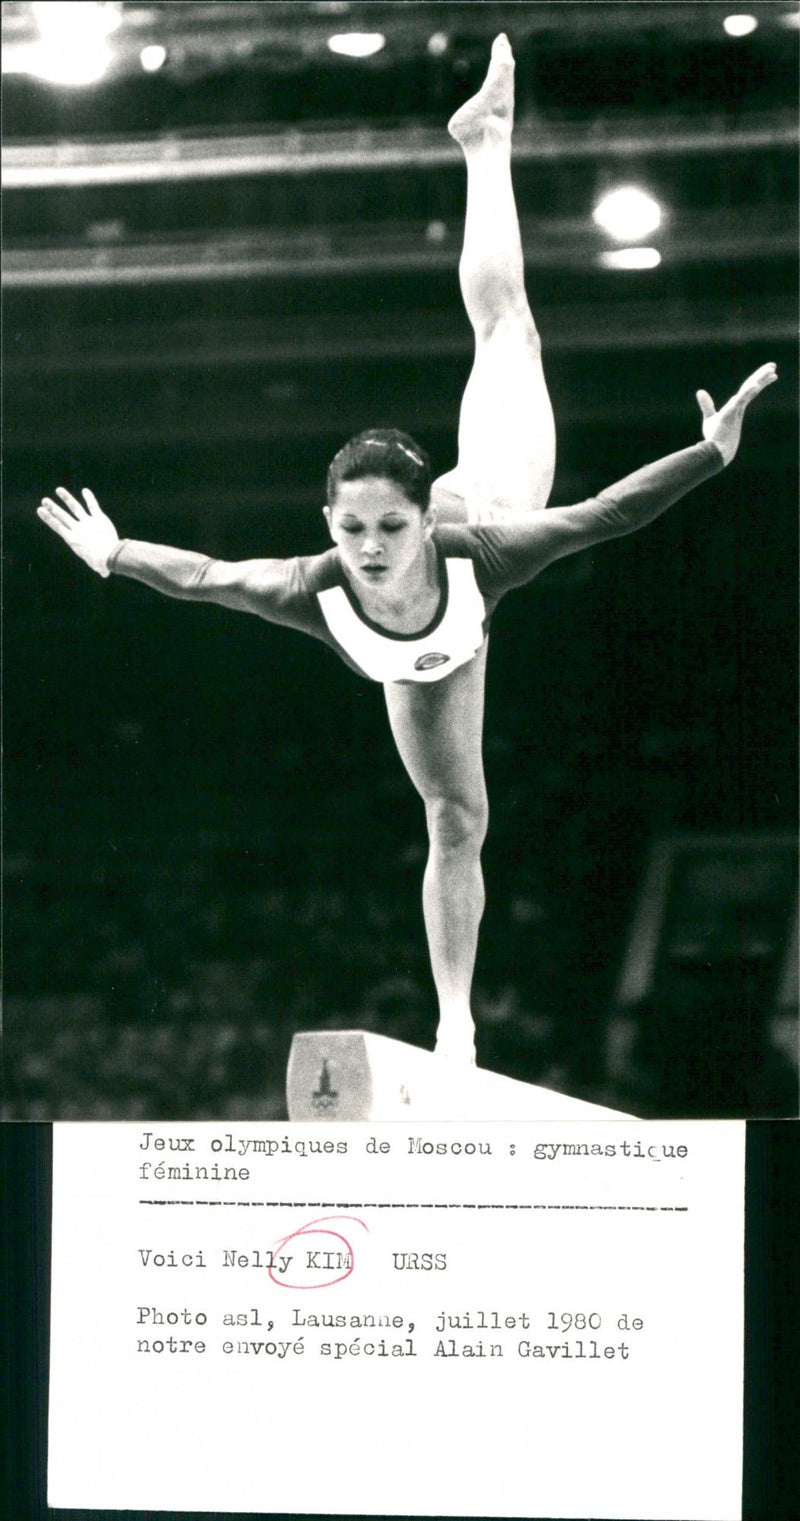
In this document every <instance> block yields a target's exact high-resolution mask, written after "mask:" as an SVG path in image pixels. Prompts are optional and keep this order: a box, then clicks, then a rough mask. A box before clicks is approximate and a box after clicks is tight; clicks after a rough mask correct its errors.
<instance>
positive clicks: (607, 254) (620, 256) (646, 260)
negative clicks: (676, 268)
mask: <svg viewBox="0 0 800 1521" xmlns="http://www.w3.org/2000/svg"><path fill="white" fill-rule="evenodd" d="M599 263H600V265H601V267H602V268H603V269H657V268H658V266H659V264H660V263H661V255H660V253H659V251H658V249H657V248H606V249H604V250H603V252H602V253H601V254H600V257H599Z"/></svg>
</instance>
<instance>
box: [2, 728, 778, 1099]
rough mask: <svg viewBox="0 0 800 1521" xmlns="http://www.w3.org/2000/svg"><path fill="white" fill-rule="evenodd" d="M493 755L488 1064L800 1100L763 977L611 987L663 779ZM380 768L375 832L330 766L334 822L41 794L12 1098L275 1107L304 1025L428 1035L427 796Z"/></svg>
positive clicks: (485, 972)
mask: <svg viewBox="0 0 800 1521" xmlns="http://www.w3.org/2000/svg"><path fill="white" fill-rule="evenodd" d="M490 748H491V747H490ZM495 748H496V749H497V748H498V747H495ZM488 759H489V766H490V771H491V773H492V791H493V803H494V807H493V825H492V831H491V835H490V841H489V844H488V845H487V850H486V857H485V867H486V875H487V881H488V888H489V890H488V908H487V914H486V920H485V924H484V929H483V933H482V939H481V949H480V953H479V962H478V967H477V970H476V978H475V989H474V1011H475V1015H476V1019H477V1024H478V1054H479V1062H480V1064H481V1065H483V1066H486V1067H489V1068H492V1069H493V1070H496V1071H499V1072H504V1073H506V1074H507V1075H509V1076H512V1077H515V1078H518V1079H521V1080H523V1081H526V1082H531V1083H540V1084H543V1085H546V1086H547V1085H549V1086H553V1087H555V1088H558V1089H560V1090H562V1091H564V1092H569V1093H571V1094H573V1095H574V1096H575V1097H579V1098H585V1099H588V1100H589V1101H596V1102H601V1103H607V1104H611V1105H612V1106H614V1107H618V1108H620V1109H623V1110H625V1111H626V1112H632V1113H638V1114H641V1115H643V1116H647V1115H650V1114H653V1115H658V1114H665V1115H682V1114H684V1115H685V1114H699V1115H703V1114H709V1113H710V1114H723V1115H724V1114H726V1113H730V1114H736V1113H739V1114H741V1113H750V1114H754V1113H761V1114H768V1113H779V1114H780V1113H794V1112H795V1110H796V1074H795V1073H794V1071H793V1069H792V1062H791V1059H790V1053H789V1052H788V1051H784V1052H781V1051H780V1050H779V1049H778V1045H777V1043H776V1040H775V1038H774V1030H775V1028H776V1027H775V1025H774V1022H772V1023H771V1011H770V1009H769V1008H768V1007H766V1006H765V1004H764V1000H763V988H764V985H765V984H764V979H763V977H758V976H755V974H753V975H752V976H751V977H750V979H749V981H748V977H747V975H745V973H743V972H742V969H741V968H734V969H728V971H727V972H725V971H724V969H722V972H721V973H720V969H719V968H717V969H715V973H714V977H713V978H711V977H710V976H709V975H706V977H705V978H704V976H703V973H702V969H700V971H699V972H698V969H697V968H696V967H695V968H691V967H690V968H689V969H688V970H687V968H683V969H680V968H678V969H677V970H676V972H675V976H674V979H673V983H674V986H673V990H672V993H670V991H669V989H667V992H666V993H665V994H664V993H662V996H661V999H660V1001H659V1000H658V999H656V1000H655V1001H653V1000H652V999H651V1000H650V1001H649V1002H648V1004H647V1006H645V1005H642V1006H641V1007H640V1008H638V1009H634V1010H631V1009H625V1010H621V1009H619V1008H616V1007H615V1002H614V993H615V986H616V984H617V980H618V976H619V969H620V964H621V961H622V958H623V955H624V949H625V943H626V937H627V934H628V931H629V928H630V919H631V912H632V906H633V904H634V902H635V898H636V894H637V891H638V889H639V887H640V885H641V875H642V871H643V866H644V861H645V859H646V855H647V845H648V841H649V838H650V837H651V835H652V830H653V820H654V815H656V814H657V813H658V805H659V799H658V795H657V794H658V789H657V788H656V790H655V792H654V790H653V787H652V786H651V787H650V788H649V789H647V788H644V789H643V788H642V785H641V781H640V784H639V785H638V787H634V786H633V785H632V784H631V778H630V777H626V776H625V775H624V774H623V770H624V768H622V769H621V764H622V763H621V762H619V761H618V762H617V763H616V765H615V768H614V769H610V768H609V766H606V767H605V768H602V767H599V766H595V767H593V768H588V769H587V770H586V771H584V772H582V773H581V777H580V778H579V777H578V775H577V773H576V772H575V771H574V769H571V765H572V766H573V768H574V764H575V763H571V765H570V764H567V763H566V762H565V763H563V764H560V765H553V766H552V767H551V769H550V770H549V771H548V772H543V773H542V775H541V776H540V778H539V786H538V788H537V789H536V791H535V792H531V790H530V789H527V790H525V791H523V790H522V789H520V788H518V787H517V786H516V784H515V779H514V775H515V765H514V764H513V763H512V761H511V758H510V757H506V756H504V755H503V753H502V746H500V747H499V749H498V753H495V754H493V755H492V754H490V755H489V757H488ZM271 764H272V772H273V781H274V782H275V786H276V791H277V793H278V795H280V785H279V783H280V775H279V773H280V769H281V756H280V754H279V753H276V754H275V755H274V756H273V757H272V760H271ZM283 764H284V769H286V770H287V771H288V770H290V769H291V766H292V764H293V756H292V755H291V754H289V753H288V752H287V754H286V755H285V756H284V757H283ZM276 774H277V779H276ZM382 785H383V787H384V790H385V796H384V797H383V799H382V803H381V808H380V813H381V819H382V823H381V836H380V841H379V848H377V849H376V850H374V851H373V852H371V853H369V854H368V855H364V853H363V851H360V850H357V849H356V848H355V847H356V844H357V840H356V838H355V837H354V830H355V829H356V825H355V821H354V800H353V793H352V791H351V790H350V789H348V788H346V787H340V786H337V787H331V789H330V790H329V792H328V793H327V794H326V796H325V798H324V802H323V805H322V806H323V809H324V818H325V828H324V830H321V829H320V828H319V827H318V822H317V823H316V824H315V822H314V817H313V810H310V811H308V812H306V814H304V815H303V816H300V815H298V813H297V812H296V811H294V810H292V809H287V811H286V814H285V815H283V816H281V815H278V816H277V817H276V818H273V819H272V820H271V823H270V827H269V829H265V828H264V816H263V808H262V806H261V804H260V802H259V800H255V801H253V800H252V799H251V800H250V801H249V802H248V803H246V804H245V803H244V802H243V801H242V799H241V798H239V799H237V800H236V805H235V806H233V805H232V803H231V799H230V798H228V799H226V800H221V801H220V804H219V807H218V808H216V809H215V808H214V807H207V808H206V809H205V810H204V819H203V823H202V826H200V827H198V828H196V829H195V830H192V831H188V830H187V829H186V828H185V827H184V822H185V821H182V818H181V813H180V808H179V806H178V804H177V802H176V803H175V810H174V819H173V825H174V827H173V828H172V829H170V828H166V827H161V824H160V821H159V820H157V819H155V817H151V819H150V820H149V823H150V826H151V827H149V828H148V817H147V812H148V811H147V809H146V808H145V807H144V806H143V807H142V808H141V809H140V810H137V808H136V807H135V805H134V806H133V808H132V812H131V814H130V815H129V818H130V822H129V825H128V827H127V832H120V830H119V829H117V830H115V831H114V834H113V837H112V838H106V837H104V836H103V835H102V833H101V831H100V830H99V829H98V823H97V818H96V817H93V816H92V815H91V813H90V811H87V809H86V808H85V807H83V808H82V806H81V803H80V801H79V800H78V798H77V796H73V797H72V799H71V802H70V806H69V808H67V809H66V810H64V811H63V812H62V813H61V814H60V815H59V816H58V817H57V818H56V817H54V816H52V815H51V817H50V821H49V823H48V822H47V817H46V810H44V809H43V810H42V813H41V815H40V819H39V825H40V827H39V829H38V832H37V831H36V830H35V829H34V828H32V827H31V822H30V821H31V819H32V813H31V812H29V813H28V821H29V825H28V831H27V834H28V838H27V840H25V839H23V838H22V837H21V836H20V838H18V839H17V838H15V839H13V840H9V841H8V844H7V851H6V857H5V879H6V901H7V919H8V929H7V937H6V938H7V969H8V970H7V979H6V982H7V993H6V1013H5V1032H6V1033H5V1095H6V1097H5V1113H6V1116H7V1117H8V1118H17V1119H31V1120H37V1119H40V1120H46V1119H53V1118H61V1119H84V1118H85V1119H88V1118H99V1119H114V1118H116V1119H138V1118H148V1119H157V1118H169V1117H176V1116H186V1117H188V1116H194V1117H196V1118H212V1117H213V1118H221V1117H228V1118H231V1119H235V1118H237V1117H239V1118H254V1119H281V1118H284V1117H285V1113H286V1111H285V1090H284V1083H285V1072H286V1062H287V1058H288V1053H289V1046H290V1043H291V1038H292V1035H293V1033H294V1032H295V1031H297V1030H307V1029H321V1028H359V1029H367V1030H373V1031H376V1032H379V1033H381V1034H383V1035H388V1036H392V1037H394V1038H397V1039H403V1040H408V1041H411V1042H413V1043H416V1044H420V1045H422V1046H427V1047H429V1048H430V1047H432V1045H433V1038H434V1031H435V1019H436V1010H435V1004H434V997H433V988H432V983H431V978H430V972H429V968H428V963H427V952H426V946H425V938H424V931H423V924H422V914H421V905H420V884H421V877H422V870H423V866H424V859H425V839H424V832H423V828H422V818H421V814H420V812H419V809H418V807H417V805H416V800H415V799H414V798H413V796H412V795H411V794H410V791H409V789H408V788H407V785H406V784H405V780H404V779H403V778H401V777H399V773H392V772H389V773H388V774H387V775H386V776H384V781H383V783H382ZM661 801H662V805H663V802H664V800H663V799H662V800H661ZM63 802H64V799H63V797H62V805H63ZM136 818H139V819H141V821H142V822H141V825H140V826H139V827H136V828H135V829H134V828H133V820H134V819H136ZM214 820H216V822H214ZM209 821H211V822H209ZM156 824H158V825H159V827H153V826H154V825H156ZM16 833H17V834H19V833H20V832H19V831H16ZM623 835H624V838H625V839H626V842H627V846H626V851H625V852H624V857H625V859H624V860H621V859H620V855H621V854H622V853H621V852H620V851H619V849H618V848H617V843H616V842H618V841H619V839H620V838H621V837H622V836H623ZM542 841H546V842H547V845H546V849H545V848H543V846H542V844H541V842H542ZM612 860H613V861H614V863H615V868H614V870H615V875H614V879H613V890H612V881H611V876H610V867H609V862H610V861H612ZM745 970H746V969H745Z"/></svg>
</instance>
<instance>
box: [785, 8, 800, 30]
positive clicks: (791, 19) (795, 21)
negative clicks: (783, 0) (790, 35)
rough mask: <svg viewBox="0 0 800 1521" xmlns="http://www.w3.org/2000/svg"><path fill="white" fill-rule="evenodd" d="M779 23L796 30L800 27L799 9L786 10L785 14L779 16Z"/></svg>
mask: <svg viewBox="0 0 800 1521" xmlns="http://www.w3.org/2000/svg"><path fill="white" fill-rule="evenodd" d="M781 25H782V26H791V27H793V28H794V29H795V30H797V28H798V27H800V11H787V12H786V14H785V15H783V16H781Z"/></svg>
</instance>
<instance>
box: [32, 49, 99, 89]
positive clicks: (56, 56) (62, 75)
mask: <svg viewBox="0 0 800 1521" xmlns="http://www.w3.org/2000/svg"><path fill="white" fill-rule="evenodd" d="M110 63H111V49H110V48H109V46H108V44H107V43H105V42H100V41H97V40H94V41H91V42H82V43H81V44H80V45H77V44H75V43H66V42H64V43H55V42H38V43H33V45H32V46H31V47H30V48H29V50H28V56H27V60H26V66H25V73H26V74H32V75H33V77H34V78H35V79H44V80H45V81H46V82H47V83H48V84H57V85H90V84H97V82H98V80H100V79H102V78H103V75H104V74H105V73H107V71H108V67H109V65H110Z"/></svg>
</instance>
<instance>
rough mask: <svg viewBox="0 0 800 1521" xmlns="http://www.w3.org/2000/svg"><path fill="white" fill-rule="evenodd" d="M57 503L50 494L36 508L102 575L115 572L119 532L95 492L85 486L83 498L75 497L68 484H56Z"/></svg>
mask: <svg viewBox="0 0 800 1521" xmlns="http://www.w3.org/2000/svg"><path fill="white" fill-rule="evenodd" d="M55 494H56V496H57V497H59V498H60V500H59V501H58V502H54V501H53V500H52V499H51V498H50V497H49V496H45V497H43V498H42V503H41V506H40V507H37V509H36V511H37V514H38V516H39V517H40V518H41V520H42V522H43V523H46V524H47V526H48V528H52V530H53V532H54V533H57V534H58V536H59V538H62V539H63V540H64V543H65V544H69V547H70V549H72V550H74V552H75V554H76V555H80V558H81V559H82V560H85V561H86V564H87V565H89V566H91V568H92V570H96V571H97V574H98V576H108V575H110V574H111V572H110V570H109V568H108V561H109V556H110V555H111V554H112V552H113V551H114V550H115V549H116V547H117V545H118V543H119V535H118V533H117V530H116V528H115V527H114V524H113V523H112V521H111V519H110V518H108V517H106V515H105V513H104V512H103V510H102V508H101V507H100V504H99V502H98V500H97V497H96V496H95V495H94V492H92V491H88V490H87V489H86V487H85V486H84V488H83V491H82V493H81V494H82V496H83V501H82V502H80V501H78V498H77V497H75V496H72V495H71V493H70V492H69V491H67V489H66V487H65V486H57V487H56V492H55Z"/></svg>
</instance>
